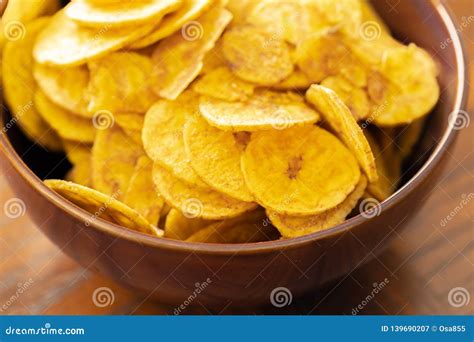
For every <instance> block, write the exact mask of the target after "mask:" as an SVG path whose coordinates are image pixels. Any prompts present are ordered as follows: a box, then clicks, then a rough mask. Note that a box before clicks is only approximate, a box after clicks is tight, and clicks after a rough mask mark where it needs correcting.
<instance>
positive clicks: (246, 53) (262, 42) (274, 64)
mask: <svg viewBox="0 0 474 342" xmlns="http://www.w3.org/2000/svg"><path fill="white" fill-rule="evenodd" d="M222 52H223V54H224V57H225V59H226V60H227V63H228V66H229V68H230V69H231V70H232V72H233V73H235V74H236V75H237V76H239V77H240V78H242V79H243V80H246V81H249V82H253V83H256V84H259V85H264V86H270V85H272V84H275V83H278V82H280V81H282V80H284V79H285V78H287V77H288V76H289V75H290V74H291V73H292V72H293V62H292V60H291V56H290V47H289V45H288V44H287V43H286V42H285V41H283V40H281V39H278V37H273V36H272V35H271V34H270V33H267V32H265V31H262V30H260V29H257V28H255V27H253V26H239V27H234V28H232V29H231V30H229V31H227V32H226V33H225V34H224V36H223V38H222Z"/></svg>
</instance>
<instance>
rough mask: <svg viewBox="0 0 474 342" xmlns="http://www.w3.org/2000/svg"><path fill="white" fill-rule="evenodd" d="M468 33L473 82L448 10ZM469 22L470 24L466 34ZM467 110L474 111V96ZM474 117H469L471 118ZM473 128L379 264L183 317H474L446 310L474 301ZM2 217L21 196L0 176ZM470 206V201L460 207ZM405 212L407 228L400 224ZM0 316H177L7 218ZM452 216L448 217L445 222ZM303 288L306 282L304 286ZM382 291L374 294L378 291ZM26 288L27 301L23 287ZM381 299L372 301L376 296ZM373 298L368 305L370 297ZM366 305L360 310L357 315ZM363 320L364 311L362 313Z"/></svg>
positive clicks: (464, 5)
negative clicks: (101, 301) (453, 300)
mask: <svg viewBox="0 0 474 342" xmlns="http://www.w3.org/2000/svg"><path fill="white" fill-rule="evenodd" d="M448 4H449V6H450V7H451V8H452V11H453V12H454V13H455V16H456V18H457V20H458V23H460V24H459V25H460V26H459V28H461V27H462V35H463V37H464V40H465V41H466V44H465V45H466V48H467V49H468V50H469V51H468V53H469V55H468V56H469V57H468V64H469V65H470V75H471V79H474V78H473V76H474V63H473V57H472V56H474V50H473V46H474V44H473V43H474V41H473V40H474V33H473V32H474V21H469V18H470V16H472V15H473V10H472V5H471V2H470V0H462V1H461V0H452V1H448ZM462 22H467V23H468V24H467V25H465V26H466V27H464V25H462ZM468 88H469V92H470V104H469V108H471V109H472V108H473V107H474V87H472V86H471V84H469V85H468ZM472 114H473V113H472V110H471V111H470V115H471V117H472ZM473 128H474V123H471V124H470V126H468V127H467V128H465V129H463V130H462V131H461V133H460V136H459V139H458V142H457V145H456V148H455V149H454V152H453V153H451V154H450V155H449V156H448V159H449V166H448V168H447V171H446V172H445V173H444V175H443V176H442V177H441V179H440V180H439V181H438V182H437V183H436V184H433V185H432V192H431V194H430V196H429V197H427V198H426V199H425V201H424V205H423V208H422V209H421V210H420V211H419V212H418V213H417V214H416V217H415V218H414V219H413V220H412V221H411V223H410V227H408V228H407V229H405V230H404V232H403V233H402V234H401V235H399V234H398V233H393V234H395V235H396V236H395V237H394V239H393V242H392V243H391V245H390V247H389V248H388V249H387V250H386V251H385V252H384V253H383V254H382V255H381V256H379V257H376V258H375V259H374V260H373V261H371V262H369V263H368V264H366V265H364V266H363V267H361V268H359V269H356V270H354V271H353V272H351V273H349V274H347V275H346V276H345V277H343V278H341V279H339V280H338V281H336V282H334V283H333V284H331V285H329V286H327V287H326V288H323V289H319V290H316V291H315V292H314V293H311V294H308V295H307V296H306V297H305V298H299V299H296V298H294V299H293V302H292V304H291V305H289V306H287V307H285V308H282V309H278V308H273V307H272V308H259V309H256V308H252V309H248V310H245V311H243V310H239V311H236V309H234V308H233V307H232V306H231V305H229V306H228V307H226V308H224V309H223V310H222V311H221V312H209V311H208V310H207V309H206V308H205V307H204V306H202V305H201V304H200V303H199V298H197V299H196V300H195V302H194V304H195V306H194V307H192V308H187V309H186V310H184V311H183V313H184V314H207V313H210V314H220V313H224V314H262V313H270V314H348V315H351V314H354V313H357V314H364V315H365V314H422V315H423V314H426V315H432V314H469V313H470V314H472V313H474V310H473V308H474V298H472V299H471V301H470V302H469V303H467V304H466V305H462V306H460V307H456V306H453V305H451V304H450V303H449V301H448V297H449V293H450V291H451V290H452V289H455V288H458V287H461V288H464V289H465V290H466V291H467V294H468V295H472V296H474V278H473V275H474V273H473V266H474V240H473V237H474V235H473V218H474V198H472V197H473V196H474V183H473V176H474V155H473V146H474V144H473V142H474V141H473V133H474V132H473ZM0 176H1V177H0V209H2V208H3V207H4V205H5V203H7V201H8V200H10V199H11V198H13V197H14V195H13V194H12V193H11V191H10V190H9V187H8V184H7V181H6V179H5V177H3V175H0ZM463 200H464V201H463ZM403 214H404V213H400V217H401V222H400V224H403V216H404V215H403ZM0 215H1V216H0V314H9V315H12V314H50V315H52V314H55V315H57V314H59V315H60V314H93V315H95V314H98V315H101V314H173V312H174V309H175V308H174V307H169V306H164V305H162V304H159V303H157V302H152V301H149V300H147V298H145V297H144V296H143V295H140V294H136V293H134V292H132V291H129V290H127V289H124V288H121V287H119V286H118V285H117V284H115V283H114V282H112V281H111V280H109V279H107V278H104V277H102V276H100V275H97V274H95V273H92V272H90V271H88V270H85V269H83V268H81V267H80V266H78V265H77V264H76V263H75V262H74V261H73V260H71V259H69V258H68V257H66V256H65V255H64V254H62V253H61V251H60V250H59V249H58V248H56V247H55V246H54V245H53V244H52V243H51V242H49V241H48V240H47V239H46V238H45V237H44V236H43V235H42V234H41V233H40V232H39V231H38V230H37V229H36V227H35V226H34V225H33V224H32V223H31V221H30V220H29V219H28V217H27V215H23V216H21V217H19V218H15V219H12V218H9V217H7V216H6V215H5V213H4V211H3V210H1V211H0ZM447 217H450V219H449V220H448V219H447ZM302 281H304V280H302ZM382 282H384V283H385V286H384V288H383V289H382V290H380V291H379V292H378V293H376V294H374V292H373V289H374V284H380V283H382ZM25 287H27V288H26V289H25V290H24V291H22V293H19V291H18V290H19V288H25ZM101 287H107V288H109V289H111V291H112V292H113V296H114V301H113V303H112V304H111V305H107V306H105V307H100V306H97V305H95V304H94V302H93V294H94V291H96V290H97V289H98V288H101ZM371 293H372V294H374V295H373V296H370V294H371ZM367 296H370V297H367ZM359 305H360V307H362V308H361V309H360V308H357V307H358V306H359ZM356 311H357V312H356Z"/></svg>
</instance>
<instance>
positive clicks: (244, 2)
mask: <svg viewBox="0 0 474 342" xmlns="http://www.w3.org/2000/svg"><path fill="white" fill-rule="evenodd" d="M257 4H258V2H257V1H255V0H241V1H229V2H228V4H227V5H226V8H227V9H228V10H229V11H230V13H232V16H233V18H232V23H231V25H232V26H237V25H241V24H244V23H245V22H246V21H247V19H248V16H249V14H250V13H251V12H252V10H253V8H254V7H255V6H256V5H257Z"/></svg>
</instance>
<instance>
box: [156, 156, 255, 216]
mask: <svg viewBox="0 0 474 342" xmlns="http://www.w3.org/2000/svg"><path fill="white" fill-rule="evenodd" d="M153 180H154V182H155V185H156V187H157V189H158V191H159V192H160V193H161V195H162V196H163V197H164V198H165V200H166V202H168V204H169V205H171V206H172V207H174V208H175V209H178V210H180V211H181V212H183V214H184V215H185V216H187V217H189V218H203V219H208V220H222V219H225V218H230V217H235V216H238V215H240V214H242V213H244V212H247V211H249V210H252V209H254V208H255V207H256V204H255V203H249V202H242V201H239V200H236V199H233V198H231V197H228V196H226V195H224V194H223V193H220V192H217V191H215V190H212V189H211V188H209V187H201V186H198V185H195V184H188V183H186V182H183V181H181V180H180V179H178V178H176V177H175V176H173V174H172V173H170V172H168V171H167V170H166V169H164V168H163V167H161V166H160V165H159V164H157V163H155V164H154V166H153Z"/></svg>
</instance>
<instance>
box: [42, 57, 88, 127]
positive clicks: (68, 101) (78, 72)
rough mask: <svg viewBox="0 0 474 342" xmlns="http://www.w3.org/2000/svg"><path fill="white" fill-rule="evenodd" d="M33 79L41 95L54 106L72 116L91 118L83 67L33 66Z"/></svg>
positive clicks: (85, 71) (86, 76)
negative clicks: (72, 114)
mask: <svg viewBox="0 0 474 342" xmlns="http://www.w3.org/2000/svg"><path fill="white" fill-rule="evenodd" d="M33 74H34V77H35V79H36V82H38V85H39V87H40V88H41V90H42V91H43V93H44V94H45V95H46V96H47V97H48V98H49V99H50V100H51V101H53V102H54V103H55V104H56V105H58V106H60V107H62V108H64V109H67V110H69V111H70V112H73V113H74V114H77V115H80V116H84V117H86V118H90V117H92V115H93V113H90V112H89V111H88V110H87V105H88V98H87V91H86V89H87V86H88V84H89V70H88V69H87V67H85V66H77V67H69V68H68V67H66V68H63V67H52V66H47V65H42V64H37V63H36V64H35V67H34V73H33Z"/></svg>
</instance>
